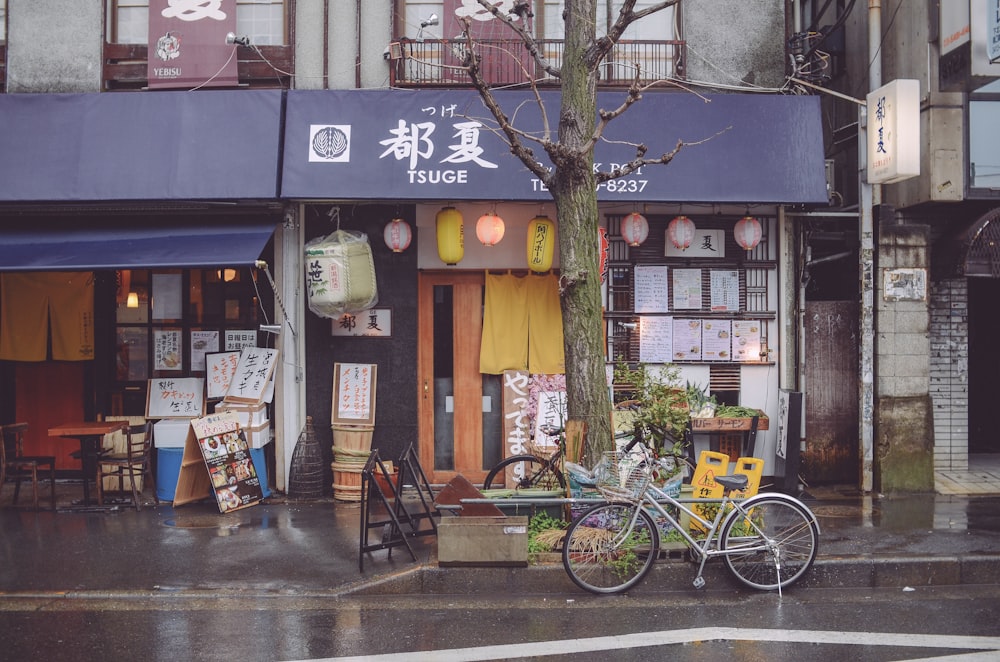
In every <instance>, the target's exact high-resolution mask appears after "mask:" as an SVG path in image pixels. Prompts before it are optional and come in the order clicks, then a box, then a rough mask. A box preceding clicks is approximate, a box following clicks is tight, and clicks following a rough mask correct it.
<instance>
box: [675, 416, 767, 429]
mask: <svg viewBox="0 0 1000 662" xmlns="http://www.w3.org/2000/svg"><path fill="white" fill-rule="evenodd" d="M690 420H691V431H692V432H695V433H697V432H739V431H746V430H749V429H750V424H751V422H752V421H753V419H752V418H718V417H714V418H692V419H690ZM767 424H768V418H767V416H765V415H764V412H761V413H760V418H759V419H757V429H758V430H766V429H767Z"/></svg>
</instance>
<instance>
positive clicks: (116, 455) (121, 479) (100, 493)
mask: <svg viewBox="0 0 1000 662" xmlns="http://www.w3.org/2000/svg"><path fill="white" fill-rule="evenodd" d="M152 455H153V424H152V423H151V422H150V421H146V422H145V423H140V424H138V425H131V426H129V430H128V439H127V440H126V445H125V451H124V452H109V453H105V454H103V455H101V457H100V458H99V459H98V461H97V503H98V504H100V505H104V478H105V477H106V476H113V477H116V478H118V487H119V491H120V492H124V491H125V478H128V480H129V486H130V488H131V492H132V505H133V506H135V509H136V510H141V509H142V498H141V493H140V490H139V489H138V487H137V479H144V481H145V480H148V481H149V483H148V484H149V486H150V487H151V488H152V491H153V500H154V501H155V502H156V503H157V504H159V503H160V499H159V497H157V495H156V484H155V483H154V480H153V466H152Z"/></svg>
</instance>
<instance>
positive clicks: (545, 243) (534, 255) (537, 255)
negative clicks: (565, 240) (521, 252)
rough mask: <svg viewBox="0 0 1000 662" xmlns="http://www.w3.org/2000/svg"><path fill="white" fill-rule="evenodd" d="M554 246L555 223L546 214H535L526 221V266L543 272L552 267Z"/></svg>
mask: <svg viewBox="0 0 1000 662" xmlns="http://www.w3.org/2000/svg"><path fill="white" fill-rule="evenodd" d="M555 247H556V224H555V223H553V222H552V220H551V219H550V218H548V217H547V216H536V217H534V218H533V219H531V222H530V223H528V268H529V269H531V270H532V271H536V272H538V273H543V272H546V271H548V270H549V269H551V268H552V256H553V255H554V253H555Z"/></svg>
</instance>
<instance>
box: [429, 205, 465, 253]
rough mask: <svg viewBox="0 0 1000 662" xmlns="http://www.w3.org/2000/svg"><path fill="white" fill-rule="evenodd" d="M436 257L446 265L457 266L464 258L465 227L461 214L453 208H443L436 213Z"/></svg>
mask: <svg viewBox="0 0 1000 662" xmlns="http://www.w3.org/2000/svg"><path fill="white" fill-rule="evenodd" d="M435 226H436V229H437V249H438V257H439V258H441V261H442V262H444V263H445V264H448V265H453V264H458V263H459V262H461V261H462V258H463V257H465V226H464V224H463V222H462V214H461V213H460V212H459V211H458V210H457V209H455V208H454V207H444V208H442V209H441V211H439V212H438V213H437V217H436V220H435Z"/></svg>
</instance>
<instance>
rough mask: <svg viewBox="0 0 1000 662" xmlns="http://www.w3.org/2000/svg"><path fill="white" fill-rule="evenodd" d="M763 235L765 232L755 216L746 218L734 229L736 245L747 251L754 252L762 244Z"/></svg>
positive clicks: (739, 221) (737, 223)
mask: <svg viewBox="0 0 1000 662" xmlns="http://www.w3.org/2000/svg"><path fill="white" fill-rule="evenodd" d="M762 235H763V230H762V229H761V226H760V221H758V220H757V219H756V218H754V217H753V216H744V217H743V218H741V219H740V220H738V221H736V227H735V228H733V236H734V237H736V243H737V244H739V245H740V246H742V247H743V250H745V251H749V250H753V248H754V247H755V246H756V245H757V244H759V243H760V238H761V236H762Z"/></svg>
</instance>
